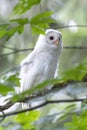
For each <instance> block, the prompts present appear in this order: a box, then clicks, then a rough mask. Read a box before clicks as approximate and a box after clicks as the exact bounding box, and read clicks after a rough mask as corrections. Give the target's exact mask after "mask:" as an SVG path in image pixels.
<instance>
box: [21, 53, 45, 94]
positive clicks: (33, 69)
mask: <svg viewBox="0 0 87 130" xmlns="http://www.w3.org/2000/svg"><path fill="white" fill-rule="evenodd" d="M35 60H36V56H35V55H34V53H31V54H30V55H29V56H28V57H27V58H26V59H24V60H23V61H22V63H21V71H20V79H21V80H20V83H21V89H20V91H21V92H23V91H25V90H27V89H29V88H31V87H32V86H34V84H35V83H36V82H37V80H38V79H39V77H41V74H42V73H41V70H42V71H43V69H41V70H40V71H39V67H38V64H37V62H36V61H35Z"/></svg>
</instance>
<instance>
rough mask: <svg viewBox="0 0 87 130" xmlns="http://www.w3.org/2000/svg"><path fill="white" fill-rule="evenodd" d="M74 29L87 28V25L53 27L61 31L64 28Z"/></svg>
mask: <svg viewBox="0 0 87 130" xmlns="http://www.w3.org/2000/svg"><path fill="white" fill-rule="evenodd" d="M73 27H80V28H87V25H80V24H79V25H62V26H59V25H58V26H55V27H53V28H54V29H58V28H60V29H63V28H73Z"/></svg>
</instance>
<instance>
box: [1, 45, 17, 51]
mask: <svg viewBox="0 0 87 130" xmlns="http://www.w3.org/2000/svg"><path fill="white" fill-rule="evenodd" d="M0 46H1V47H3V48H7V49H10V50H14V51H15V50H18V49H17V48H12V47H8V46H5V45H2V44H0Z"/></svg>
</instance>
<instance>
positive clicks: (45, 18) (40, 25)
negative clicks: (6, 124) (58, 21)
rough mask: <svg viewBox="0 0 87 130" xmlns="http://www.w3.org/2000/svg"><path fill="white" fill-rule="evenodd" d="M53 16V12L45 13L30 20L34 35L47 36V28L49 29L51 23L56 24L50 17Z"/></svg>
mask: <svg viewBox="0 0 87 130" xmlns="http://www.w3.org/2000/svg"><path fill="white" fill-rule="evenodd" d="M52 14H53V12H44V13H41V14H38V15H36V16H34V17H33V18H32V19H31V20H30V24H31V28H32V34H34V33H37V34H45V32H44V30H45V28H49V23H52V22H54V20H53V19H52V18H50V17H49V16H51V15H52Z"/></svg>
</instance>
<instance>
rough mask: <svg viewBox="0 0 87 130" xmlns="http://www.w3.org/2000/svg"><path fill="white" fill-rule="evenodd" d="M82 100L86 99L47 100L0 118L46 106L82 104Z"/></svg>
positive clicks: (5, 114)
mask: <svg viewBox="0 0 87 130" xmlns="http://www.w3.org/2000/svg"><path fill="white" fill-rule="evenodd" d="M84 100H86V98H84V99H66V100H48V101H45V102H43V103H40V104H39V105H36V106H34V107H31V108H28V109H24V110H20V111H15V112H10V113H4V114H2V115H0V118H3V117H4V118H5V117H7V116H12V115H16V114H20V113H24V112H27V111H32V110H35V109H38V108H41V107H44V106H46V105H48V104H54V103H71V102H82V101H84Z"/></svg>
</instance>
